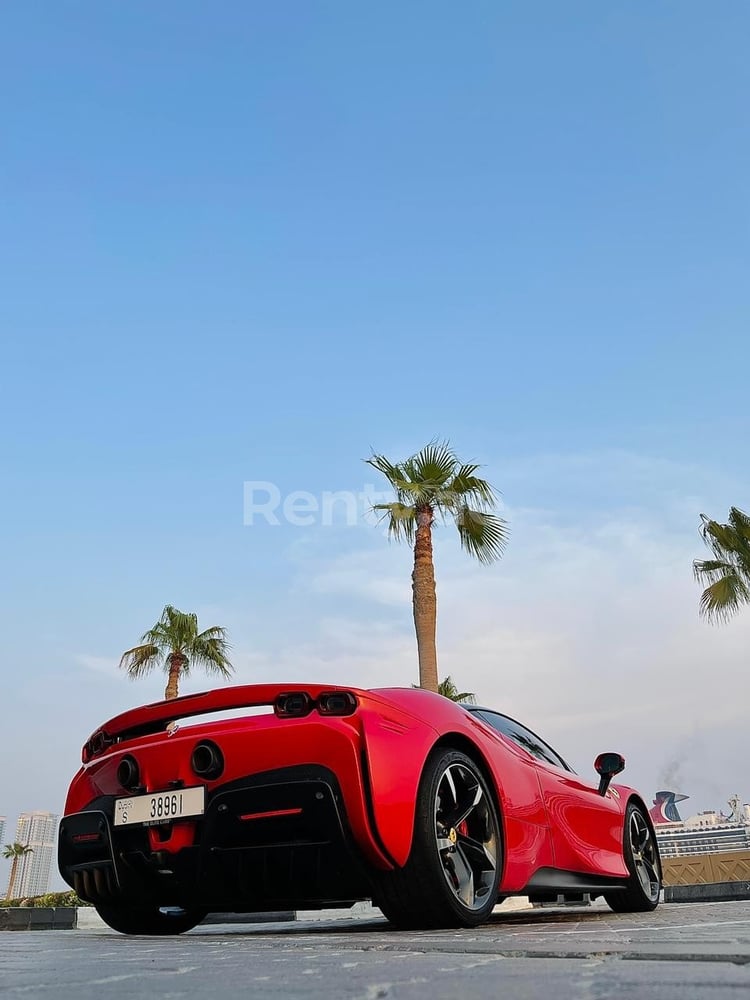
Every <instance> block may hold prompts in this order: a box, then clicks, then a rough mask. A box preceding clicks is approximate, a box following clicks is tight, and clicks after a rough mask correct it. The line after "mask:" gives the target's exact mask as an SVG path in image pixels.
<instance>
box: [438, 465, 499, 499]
mask: <svg viewBox="0 0 750 1000" xmlns="http://www.w3.org/2000/svg"><path fill="white" fill-rule="evenodd" d="M478 468H479V466H478V465H462V466H461V467H460V468H459V469H458V471H457V472H456V474H455V476H454V477H453V479H452V480H451V482H450V484H449V489H450V491H451V492H452V493H453V495H454V496H455V497H456V498H457V499H458V500H460V501H463V503H464V504H472V505H473V506H476V507H479V508H480V509H481V510H488V509H490V508H492V507H494V506H495V504H496V503H497V500H498V495H497V492H496V491H495V490H494V489H493V487H492V486H490V484H489V483H488V482H487V480H486V479H481V478H480V477H479V476H475V475H474V473H475V472H476V471H477V469H478Z"/></svg>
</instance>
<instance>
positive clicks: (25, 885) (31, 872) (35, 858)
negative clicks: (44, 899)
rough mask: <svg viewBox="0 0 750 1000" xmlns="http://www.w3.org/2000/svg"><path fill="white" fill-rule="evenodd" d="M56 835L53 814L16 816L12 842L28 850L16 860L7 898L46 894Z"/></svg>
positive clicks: (40, 813) (55, 818) (39, 813)
mask: <svg viewBox="0 0 750 1000" xmlns="http://www.w3.org/2000/svg"><path fill="white" fill-rule="evenodd" d="M56 832H57V816H55V815H53V814H52V813H48V812H30V813H21V815H20V816H19V817H18V825H17V826H16V838H15V842H16V843H17V844H23V846H24V847H28V848H30V850H29V851H28V852H27V853H25V854H22V855H21V856H20V857H19V858H18V859H17V862H16V864H15V867H14V868H12V870H11V875H10V881H9V882H8V892H7V893H6V895H7V897H8V899H20V898H22V897H24V896H41V895H42V894H43V893H45V892H47V888H48V886H49V873H50V868H51V867H52V857H53V853H54V849H55V834H56Z"/></svg>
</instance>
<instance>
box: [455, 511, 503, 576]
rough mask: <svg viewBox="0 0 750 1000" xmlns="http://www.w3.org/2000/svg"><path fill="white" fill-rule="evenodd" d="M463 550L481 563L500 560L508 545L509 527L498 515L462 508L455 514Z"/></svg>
mask: <svg viewBox="0 0 750 1000" xmlns="http://www.w3.org/2000/svg"><path fill="white" fill-rule="evenodd" d="M454 517H455V521H456V527H457V528H458V534H459V537H460V539H461V546H462V548H464V549H466V551H467V552H468V553H469V554H470V555H472V556H474V558H475V559H478V560H479V562H481V563H485V564H488V563H491V562H494V561H495V560H496V559H499V558H500V556H502V554H503V552H504V551H505V546H506V545H507V543H508V525H507V522H506V521H504V520H503V518H501V517H498V516H497V514H488V513H486V512H485V511H482V510H474V509H472V508H471V507H461V508H459V510H458V511H457V512H456V513H455V514H454Z"/></svg>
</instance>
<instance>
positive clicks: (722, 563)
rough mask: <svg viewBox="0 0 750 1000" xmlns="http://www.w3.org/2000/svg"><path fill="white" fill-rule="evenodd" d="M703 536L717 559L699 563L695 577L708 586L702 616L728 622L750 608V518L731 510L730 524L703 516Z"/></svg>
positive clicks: (711, 619)
mask: <svg viewBox="0 0 750 1000" xmlns="http://www.w3.org/2000/svg"><path fill="white" fill-rule="evenodd" d="M700 519H701V526H700V533H701V536H702V538H703V541H704V542H705V543H706V545H707V546H708V548H709V549H710V550H711V552H712V554H713V556H714V558H713V559H696V560H695V561H694V562H693V576H694V577H695V579H696V580H697V581H699V582H701V583H708V586H707V587H706V589H705V590H704V591H703V593H702V594H701V597H700V604H699V610H700V614H701V615H702V616H703V617H704V618H706V619H708V620H709V621H713V622H725V621H727V620H728V619H729V618H731V617H732V615H734V614H736V612H737V611H739V609H740V607H741V605H743V604H750V516H748V515H747V514H746V513H745V512H744V511H742V510H740V509H739V507H730V509H729V518H728V521H727V523H726V524H722V523H721V522H719V521H714V520H713V519H712V518H710V517H708V516H707V515H706V514H701V516H700Z"/></svg>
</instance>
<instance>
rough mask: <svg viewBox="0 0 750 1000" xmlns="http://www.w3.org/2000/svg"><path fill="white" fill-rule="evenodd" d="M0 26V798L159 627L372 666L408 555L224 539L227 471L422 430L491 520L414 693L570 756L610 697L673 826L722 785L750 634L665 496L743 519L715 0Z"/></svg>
mask: <svg viewBox="0 0 750 1000" xmlns="http://www.w3.org/2000/svg"><path fill="white" fill-rule="evenodd" d="M3 22H4V24H3V31H2V33H1V34H2V41H0V46H1V47H2V58H0V79H1V91H2V93H3V95H4V101H3V104H4V108H3V129H2V132H3V137H2V155H1V156H0V196H1V197H2V212H1V215H0V227H2V235H3V239H2V240H0V271H1V272H2V275H3V294H2V297H1V298H0V324H1V329H2V331H3V353H2V360H3V364H2V372H3V392H2V396H1V401H0V406H2V410H3V428H4V433H3V434H2V451H1V453H0V457H1V459H2V461H1V463H0V469H1V470H2V471H1V474H2V479H3V483H2V490H1V491H0V515H1V516H2V523H3V525H4V528H5V530H4V531H3V539H2V555H3V563H4V567H5V572H4V573H3V574H2V578H0V598H1V604H0V607H1V608H2V615H3V618H4V619H5V627H4V628H3V637H4V641H3V648H2V651H1V652H0V681H1V682H2V690H3V702H4V707H5V711H4V712H3V716H4V720H5V723H4V724H5V726H6V737H8V736H10V737H11V738H12V739H13V740H19V741H23V742H24V744H25V743H27V742H28V741H30V740H31V741H32V742H33V744H34V745H35V746H37V747H41V744H45V747H44V750H45V752H44V753H38V752H35V755H34V761H33V763H32V762H30V764H29V769H28V770H27V772H26V774H25V776H24V778H23V780H21V779H15V778H8V777H7V775H6V776H5V777H3V778H2V779H0V813H4V814H5V815H7V816H8V817H9V821H10V822H11V823H12V822H13V821H14V817H15V815H16V814H17V812H18V811H20V810H21V809H25V808H45V809H46V808H49V809H52V810H59V808H60V806H61V803H62V796H63V794H64V787H65V785H66V783H67V781H68V779H69V776H70V774H71V773H72V771H73V770H74V769H75V766H76V762H77V751H78V747H79V745H80V743H81V742H82V739H83V738H84V737H85V736H86V735H87V734H88V733H89V732H90V731H91V729H92V728H93V727H94V726H95V725H96V724H97V723H98V722H99V721H100V720H101V718H102V717H106V716H108V715H111V714H114V712H115V711H118V710H119V709H120V708H122V707H125V706H126V705H128V704H132V703H135V702H138V701H141V700H147V699H148V700H150V699H153V698H155V697H158V696H159V693H160V691H161V689H162V684H161V680H160V679H159V678H154V679H153V681H147V682H144V683H143V684H142V685H141V686H140V687H135V686H131V685H129V684H127V682H126V681H125V680H124V678H122V677H120V676H118V675H117V673H116V662H117V659H118V658H119V654H120V653H121V652H122V650H123V649H124V648H125V647H126V646H129V645H132V644H133V643H134V642H135V641H136V640H137V639H138V637H139V635H140V634H141V632H142V631H143V630H144V629H145V628H147V627H148V626H149V625H150V624H151V623H152V622H153V621H154V620H155V619H156V618H157V617H158V615H159V612H160V610H161V608H162V606H163V605H164V604H165V603H174V604H176V605H178V606H180V607H183V608H186V609H194V610H197V611H198V612H199V613H200V615H201V620H205V623H206V624H212V623H213V621H216V622H218V623H221V624H224V625H226V626H227V627H228V628H229V630H230V633H231V636H232V639H233V641H234V644H235V653H236V656H235V662H236V665H237V672H238V677H239V678H240V679H241V680H243V681H250V680H253V679H258V680H265V679H268V678H269V677H276V676H279V672H280V671H286V676H289V677H290V679H291V676H292V674H294V676H295V677H297V676H299V677H306V676H310V674H311V672H312V671H313V670H316V671H317V674H316V677H318V676H319V675H320V674H321V673H323V674H326V675H327V678H328V679H331V680H333V679H336V680H342V681H344V682H351V683H356V684H361V685H363V686H367V685H372V684H377V683H378V682H379V680H380V679H381V678H382V679H383V680H384V681H386V682H388V683H394V682H396V683H397V682H399V679H402V680H403V682H410V681H411V680H412V679H413V677H414V672H415V667H414V650H413V638H412V635H411V620H410V607H409V590H408V582H409V581H408V574H409V554H408V552H407V551H406V550H399V549H395V548H393V547H389V546H388V544H387V543H386V542H385V540H384V539H383V538H382V536H381V534H380V533H379V532H378V531H376V530H375V529H374V528H373V527H372V526H371V525H368V524H367V523H364V522H362V523H359V524H358V525H354V526H351V525H350V526H346V525H343V524H337V525H334V526H330V527H329V526H324V525H314V526H312V527H310V528H299V527H294V526H291V525H281V526H277V527H273V528H272V527H270V526H263V525H259V526H253V527H249V526H246V525H243V507H242V503H243V501H242V496H243V492H242V491H243V486H242V484H243V482H244V481H246V480H264V481H270V482H273V483H276V484H278V487H279V489H280V491H281V492H282V493H287V492H289V491H291V490H304V491H309V492H310V493H312V494H313V495H316V496H318V495H320V494H321V493H322V491H324V490H336V489H340V490H355V491H356V490H361V489H363V488H364V487H365V486H366V485H367V484H376V479H375V476H374V474H371V473H370V470H368V469H367V467H365V466H364V465H363V464H362V459H363V458H365V457H366V456H367V455H368V454H369V453H370V450H371V449H372V448H374V449H376V450H378V451H384V452H386V453H388V454H389V455H391V456H392V457H394V458H400V457H405V455H407V454H408V453H410V452H411V451H414V450H416V449H418V448H419V447H420V446H421V445H422V444H424V443H425V442H426V441H428V440H429V439H430V438H432V437H435V436H439V437H445V438H450V440H451V441H452V443H453V444H454V445H455V447H456V448H457V450H458V451H459V452H460V453H461V455H462V456H465V457H466V458H473V459H477V460H478V461H481V462H483V463H485V464H486V466H487V469H486V471H487V475H488V477H489V478H491V480H492V481H493V483H495V485H496V486H497V487H498V488H499V489H500V490H501V491H502V492H503V495H504V500H505V504H506V509H505V513H506V516H507V517H508V519H509V521H510V523H511V529H512V539H511V545H510V547H509V550H508V554H507V556H506V558H505V559H504V560H503V561H502V562H501V563H500V564H498V565H497V566H495V567H493V568H492V569H490V570H485V569H481V568H478V567H473V566H471V565H470V564H468V563H467V562H466V561H465V560H463V559H462V558H461V557H460V554H459V553H457V552H456V551H455V547H454V546H453V545H452V542H451V540H450V535H449V533H448V532H444V533H443V534H442V535H441V537H440V539H439V541H438V558H439V560H440V562H439V564H438V567H437V571H438V585H439V588H440V589H439V599H440V602H441V603H440V642H441V647H440V649H441V670H442V672H445V673H447V672H451V673H452V674H454V675H455V676H456V678H457V680H459V681H460V683H461V685H462V686H466V687H470V688H472V689H475V690H477V692H478V693H479V694H480V696H481V697H482V699H483V700H485V701H487V702H491V703H493V704H496V705H497V706H498V707H501V708H502V707H507V708H509V709H511V710H513V711H514V712H515V713H516V714H517V715H519V716H520V717H522V718H524V719H526V720H528V721H529V722H530V723H531V724H536V725H537V727H538V728H540V729H543V726H544V727H546V728H544V729H543V731H544V732H545V734H548V735H549V736H550V738H558V737H559V739H558V742H559V744H560V749H561V751H563V752H566V751H568V755H569V756H574V755H571V754H570V753H569V747H568V745H566V744H565V742H564V741H565V740H566V739H569V738H570V737H571V735H572V734H573V733H574V734H575V740H576V741H579V742H578V743H576V747H577V746H578V745H579V744H580V747H581V753H582V755H583V763H584V766H586V767H588V766H589V763H588V760H589V758H590V757H593V755H594V753H595V752H596V751H598V750H599V749H601V747H600V746H599V745H598V743H597V740H598V739H600V733H601V739H604V740H605V741H606V737H607V734H608V733H611V732H612V721H611V719H609V716H608V717H607V718H608V719H609V721H607V722H606V723H605V721H603V717H602V714H601V712H602V706H603V705H605V704H606V706H607V708H608V709H609V708H611V707H612V706H613V705H614V706H618V708H617V712H615V715H614V716H613V718H616V719H617V725H618V726H620V727H621V728H620V729H619V730H618V737H619V745H618V749H621V750H622V751H623V752H624V753H625V754H626V756H628V755H629V752H630V758H635V759H636V761H637V763H636V765H635V766H634V768H633V773H632V774H631V773H630V772H626V776H628V775H629V776H630V777H631V778H632V780H633V781H634V782H635V781H636V779H639V780H640V781H641V782H642V783H643V784H644V791H645V792H646V794H648V792H649V790H650V787H651V786H653V785H655V784H656V783H657V782H658V780H659V775H658V773H657V772H658V771H659V769H660V768H663V766H665V763H664V762H665V761H672V760H673V759H674V758H675V757H680V756H681V755H683V750H684V747H685V746H687V745H690V746H696V745H698V744H700V740H701V739H703V740H704V742H705V747H708V748H709V750H710V751H711V752H713V751H716V753H717V754H719V756H717V757H716V759H715V760H713V759H712V758H711V756H710V753H709V751H708V750H705V747H704V751H701V753H698V754H697V756H700V757H701V758H702V759H704V760H706V759H708V762H709V763H708V764H707V765H706V767H707V768H709V766H710V770H711V773H710V774H708V771H707V772H706V773H704V774H698V773H697V772H696V773H694V775H693V777H692V778H691V777H690V775H689V774H686V775H685V788H684V789H683V790H686V791H691V792H692V794H693V797H694V798H695V799H696V808H697V807H698V806H700V807H702V808H708V807H710V806H716V807H719V806H722V805H723V804H724V802H725V799H726V797H727V796H728V795H729V794H731V793H732V792H734V791H737V792H738V793H739V794H740V795H741V797H743V798H744V799H745V800H747V799H748V798H750V786H748V785H747V782H746V779H742V775H744V771H743V772H742V775H741V774H740V773H739V772H736V774H737V777H736V778H735V773H733V772H732V771H731V761H732V760H733V754H732V748H733V747H734V746H735V744H734V743H733V739H734V736H732V733H735V736H736V737H737V739H738V740H739V739H740V735H739V734H740V722H739V719H737V720H735V722H736V727H737V728H736V732H735V730H732V731H731V732H728V729H727V726H728V725H729V723H728V721H727V718H726V717H723V718H722V716H721V713H720V712H719V713H718V714H717V716H716V718H714V717H713V716H712V717H711V720H712V721H711V722H710V725H709V723H708V722H706V720H705V690H704V689H702V688H701V684H702V683H704V679H703V680H702V678H704V675H703V668H704V667H706V668H708V669H709V670H710V672H711V676H712V677H713V678H714V679H715V680H716V683H717V686H718V688H719V689H720V690H721V691H722V695H721V698H720V699H718V700H719V701H720V702H721V705H722V706H723V707H724V708H725V709H726V711H727V712H729V713H730V715H731V710H730V706H731V705H732V704H736V703H737V702H738V700H741V698H740V699H738V695H741V696H742V697H745V696H746V695H747V693H748V684H747V680H746V679H745V676H746V675H745V669H744V663H745V661H746V650H747V639H748V637H749V636H750V633H748V627H747V625H748V623H747V620H746V619H747V616H745V618H744V619H740V618H738V619H737V620H736V621H735V622H733V623H732V624H731V625H730V626H728V627H727V628H726V629H723V630H717V629H711V628H709V627H708V626H706V625H704V624H702V623H698V622H697V616H696V600H697V588H696V587H695V585H694V584H693V583H692V581H691V579H690V561H691V559H692V558H693V557H695V556H699V555H700V554H701V546H700V542H699V538H698V534H697V525H698V514H699V512H700V511H701V510H707V511H708V512H709V513H710V514H712V515H713V516H716V517H718V518H723V517H724V516H725V515H726V511H727V508H728V507H729V505H730V504H737V505H739V506H745V507H747V503H748V501H747V496H748V485H749V483H748V479H749V476H748V472H747V464H746V461H745V457H746V441H747V437H748V431H749V430H750V427H749V426H748V409H747V402H746V400H747V395H746V391H745V386H746V369H747V354H748V352H747V320H748V282H747V271H748V249H749V246H748V244H749V242H750V240H749V236H748V232H749V230H748V214H749V213H748V177H749V176H750V170H749V168H750V162H749V160H750V156H749V154H750V140H749V137H748V125H747V115H746V108H747V101H748V84H749V83H750V79H749V77H750V68H749V67H748V62H747V57H746V39H747V37H748V30H749V29H750V13H749V12H748V8H747V5H746V4H744V3H740V2H725V3H723V4H721V5H720V6H718V7H714V8H711V9H709V8H707V7H706V5H705V4H703V3H697V2H696V3H693V2H686V0H680V2H671V3H670V2H660V3H651V2H649V3H645V2H636V3H631V4H628V5H614V4H601V3H593V2H570V3H567V4H559V3H554V2H551V0H549V2H536V3H535V2H524V3H511V2H508V3H496V2H471V3H468V4H464V5H462V6H461V7H460V9H459V8H458V7H456V5H455V4H448V3H441V2H435V0H432V2H430V3H426V2H412V3H407V4H403V3H399V4H396V3H390V2H384V3H380V4H377V5H366V4H353V3H344V2H334V0H330V2H320V3H315V2H310V3H302V2H296V3H287V4H259V3H240V2H223V3H220V4H218V5H213V6H212V7H211V8H210V10H209V8H208V7H207V6H206V5H205V4H203V3H197V2H185V0H180V2H167V0H160V2H159V3H158V4H153V3H144V2H140V3H129V4H118V5H114V4H106V5H104V4H98V3H93V2H64V0H61V2H56V3H49V2H47V3H44V2H41V3H34V4H31V3H30V4H25V5H16V6H15V7H14V8H13V9H7V10H6V11H5V12H4V15H3ZM452 602H453V603H452ZM482 608H484V613H481V609H482ZM209 619H211V620H209ZM604 622H606V623H608V628H607V629H605V628H604V625H603V623H604ZM496 629H499V630H500V631H499V632H496V631H495V630H496ZM483 637H484V643H483V644H482V639H483ZM624 640H626V641H624ZM477 644H479V645H481V646H482V649H481V651H478V648H477ZM624 648H626V653H624V652H623V649H624ZM443 667H444V668H445V669H444V670H443V669H442V668H443ZM537 668H538V669H539V670H541V671H543V672H544V671H549V677H550V678H552V679H553V680H551V681H550V683H552V684H553V688H554V689H555V690H557V691H558V693H560V692H563V691H565V692H566V696H565V697H566V698H569V699H570V704H568V703H567V702H565V704H563V703H562V702H560V701H559V700H558V702H557V708H555V706H554V705H552V704H550V705H546V704H540V703H539V701H538V699H537V698H536V697H535V694H536V692H538V677H537V675H536V674H535V670H536V669H537ZM641 672H643V676H642V677H641ZM634 675H635V676H637V677H638V678H639V683H642V684H643V687H642V688H640V689H639V691H638V692H637V693H636V692H635V691H634V684H633V676H634ZM657 675H658V676H663V677H665V678H669V682H670V683H671V684H673V685H676V687H678V688H679V689H680V690H681V691H682V692H683V697H684V698H685V699H687V700H686V701H684V703H682V702H681V703H680V706H679V708H678V709H674V706H673V705H672V703H671V701H670V699H671V697H672V695H671V692H672V691H673V690H674V687H670V688H669V689H668V690H666V691H660V692H659V693H658V697H659V699H660V700H657V701H656V703H653V704H652V699H651V697H650V693H647V694H646V695H644V694H643V692H644V691H645V692H649V678H653V677H655V676H657ZM545 676H546V674H545ZM686 677H688V678H690V680H691V681H692V684H691V685H688V686H687V688H686V686H685V684H684V683H682V682H683V681H684V680H685V678H686ZM524 678H526V679H527V681H525V680H524ZM592 678H598V680H599V681H600V682H601V684H600V686H599V685H596V684H595V685H593V687H592ZM324 679H325V678H324ZM191 683H193V682H191ZM665 683H666V681H665ZM195 684H196V685H197V686H202V684H201V681H200V679H197V680H196V682H195ZM657 686H658V685H657ZM702 690H703V693H702V694H701V691H702ZM592 692H593V693H594V694H595V695H596V696H597V697H598V698H599V701H598V704H597V701H596V698H593V699H591V704H590V705H588V707H587V708H586V710H585V712H583V715H584V716H585V720H586V724H585V725H584V726H581V725H580V724H579V723H578V722H576V721H575V720H576V719H578V714H580V713H578V714H577V710H576V706H579V707H580V705H581V704H583V703H588V701H589V699H590V698H591V695H592ZM644 702H647V703H648V704H649V705H650V706H651V707H650V708H649V713H653V719H652V720H651V721H650V722H649V723H648V724H646V723H645V722H644V719H643V715H644V708H643V706H644ZM646 714H648V713H646ZM540 716H541V718H540ZM665 716H668V717H669V719H670V720H671V721H669V723H668V724H665V723H664V717H665ZM649 718H651V716H650V715H649ZM659 719H661V721H659ZM735 722H732V723H731V725H734V724H735ZM731 725H729V729H731ZM710 726H714V727H716V729H715V731H714V730H713V729H711V728H710ZM707 727H708V728H707ZM40 729H41V730H42V731H43V732H44V733H45V738H44V740H40V739H39V735H38V733H39V730H40ZM32 732H33V733H34V734H35V735H34V736H33V737H32V736H31V735H30V734H31V733H32ZM701 733H704V735H703V736H701V735H700V734H701ZM720 733H723V734H724V735H722V736H720V735H719V734H720ZM696 734H698V735H696ZM634 737H636V739H635V740H634ZM696 740H698V744H696ZM46 741H48V742H46ZM600 741H601V740H600ZM631 742H637V747H632V746H631V745H630V744H631ZM6 745H7V744H6ZM739 745H740V744H739V743H738V744H737V746H739ZM50 746H52V747H54V748H55V763H54V765H53V766H50V764H49V757H48V755H47V753H46V751H47V749H48V748H49V747H50ZM680 748H683V749H680ZM639 754H640V759H639V756H638V755H639ZM707 754H708V757H707V756H706V755H707ZM721 754H724V756H721ZM726 768H729V771H728V773H727V772H726ZM717 774H719V775H720V777H718V778H717V777H716V775H717ZM740 780H745V786H743V787H737V788H735V787H734V784H732V782H733V781H734V782H737V781H740ZM711 782H713V783H714V784H713V785H712V784H711ZM688 785H689V786H690V787H687V786H688Z"/></svg>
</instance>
